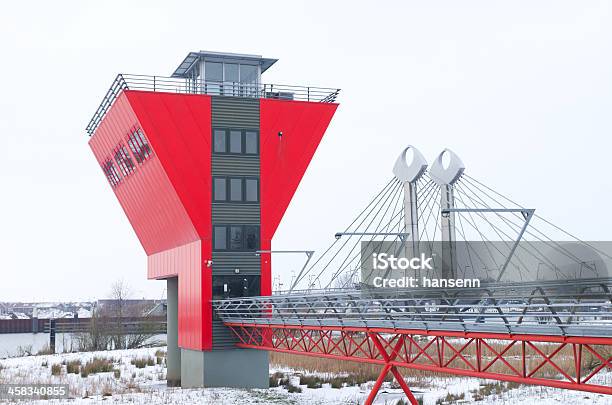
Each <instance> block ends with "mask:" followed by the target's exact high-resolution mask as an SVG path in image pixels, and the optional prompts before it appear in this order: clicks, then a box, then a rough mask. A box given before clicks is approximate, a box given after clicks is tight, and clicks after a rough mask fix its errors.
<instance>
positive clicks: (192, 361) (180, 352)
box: [166, 277, 269, 388]
mask: <svg viewBox="0 0 612 405" xmlns="http://www.w3.org/2000/svg"><path fill="white" fill-rule="evenodd" d="M167 296H168V311H167V314H168V319H167V322H168V323H167V329H168V332H167V333H168V335H167V336H168V338H167V339H168V351H167V355H166V365H167V367H168V372H167V382H168V385H169V386H173V387H174V386H181V387H183V388H196V387H231V388H268V384H269V380H268V364H269V355H268V352H266V351H261V350H252V349H225V350H213V351H207V352H203V351H200V350H189V349H183V348H180V347H179V345H178V278H176V277H174V278H169V279H167Z"/></svg>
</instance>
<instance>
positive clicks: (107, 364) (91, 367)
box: [81, 357, 113, 378]
mask: <svg viewBox="0 0 612 405" xmlns="http://www.w3.org/2000/svg"><path fill="white" fill-rule="evenodd" d="M111 371H113V362H112V360H109V359H103V358H99V357H94V358H93V359H91V360H90V361H88V362H87V363H85V365H84V366H82V367H81V377H83V378H85V377H87V376H88V375H90V374H96V373H109V372H111Z"/></svg>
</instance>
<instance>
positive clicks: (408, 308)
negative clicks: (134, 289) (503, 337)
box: [213, 280, 612, 336]
mask: <svg viewBox="0 0 612 405" xmlns="http://www.w3.org/2000/svg"><path fill="white" fill-rule="evenodd" d="M611 285H612V280H580V281H575V282H574V283H567V282H540V283H527V284H524V285H521V284H518V283H516V284H513V285H497V286H495V285H491V286H487V287H482V288H469V289H466V288H456V289H412V290H408V289H404V290H388V291H384V290H380V291H379V290H378V289H377V290H376V291H372V290H361V291H360V290H354V291H344V292H338V291H334V292H329V291H327V292H319V293H311V294H304V295H302V294H289V295H276V296H271V297H248V298H231V299H226V300H217V301H213V306H214V308H215V310H216V313H217V315H218V316H219V317H220V318H221V319H222V320H223V321H224V322H225V323H244V324H282V325H310V326H328V327H351V326H352V327H377V328H392V329H398V328H400V329H401V328H403V329H424V330H453V331H463V332H503V333H527V334H528V333H532V334H538V333H548V334H556V335H569V336H576V335H578V336H583V335H590V336H609V335H611V334H612V294H611V292H610V286H611Z"/></svg>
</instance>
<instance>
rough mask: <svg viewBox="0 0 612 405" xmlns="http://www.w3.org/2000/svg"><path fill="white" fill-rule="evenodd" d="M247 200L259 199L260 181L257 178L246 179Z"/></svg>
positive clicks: (255, 200) (254, 200)
mask: <svg viewBox="0 0 612 405" xmlns="http://www.w3.org/2000/svg"><path fill="white" fill-rule="evenodd" d="M245 182H246V186H245V201H248V202H257V201H259V181H258V180H257V179H246V180H245Z"/></svg>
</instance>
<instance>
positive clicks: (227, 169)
mask: <svg viewBox="0 0 612 405" xmlns="http://www.w3.org/2000/svg"><path fill="white" fill-rule="evenodd" d="M211 165H212V175H213V176H252V177H259V156H233V155H215V154H213V155H212V162H211Z"/></svg>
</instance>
